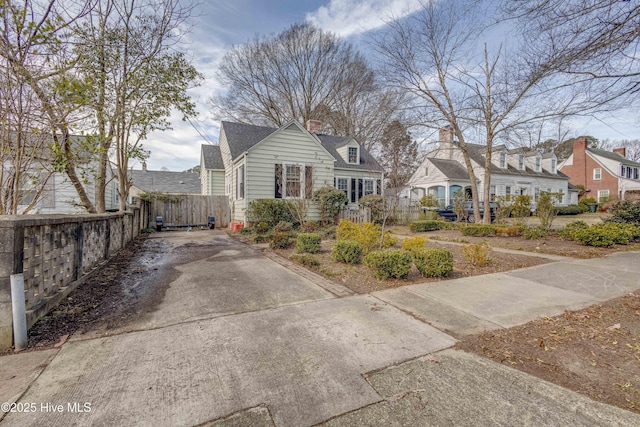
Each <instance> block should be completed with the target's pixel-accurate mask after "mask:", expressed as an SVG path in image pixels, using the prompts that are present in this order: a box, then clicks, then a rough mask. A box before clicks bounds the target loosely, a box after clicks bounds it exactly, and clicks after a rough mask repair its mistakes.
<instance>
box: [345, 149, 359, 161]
mask: <svg viewBox="0 0 640 427" xmlns="http://www.w3.org/2000/svg"><path fill="white" fill-rule="evenodd" d="M352 148H353V149H355V150H356V161H355V162H352V161H350V158H349V151H350V150H351V149H352ZM347 163H349V164H350V165H359V164H360V147H351V146H348V147H347Z"/></svg>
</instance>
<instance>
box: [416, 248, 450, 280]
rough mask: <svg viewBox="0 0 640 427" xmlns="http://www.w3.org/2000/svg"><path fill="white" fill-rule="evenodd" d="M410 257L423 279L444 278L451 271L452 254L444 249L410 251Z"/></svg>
mask: <svg viewBox="0 0 640 427" xmlns="http://www.w3.org/2000/svg"><path fill="white" fill-rule="evenodd" d="M411 255H412V258H413V262H414V263H415V265H416V268H417V269H418V271H419V272H420V274H422V275H423V276H425V277H444V276H448V275H449V273H451V272H452V271H453V254H452V253H451V252H449V251H448V250H446V249H437V248H420V249H415V250H413V251H411Z"/></svg>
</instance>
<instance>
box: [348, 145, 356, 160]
mask: <svg viewBox="0 0 640 427" xmlns="http://www.w3.org/2000/svg"><path fill="white" fill-rule="evenodd" d="M349 163H358V149H357V148H355V147H349Z"/></svg>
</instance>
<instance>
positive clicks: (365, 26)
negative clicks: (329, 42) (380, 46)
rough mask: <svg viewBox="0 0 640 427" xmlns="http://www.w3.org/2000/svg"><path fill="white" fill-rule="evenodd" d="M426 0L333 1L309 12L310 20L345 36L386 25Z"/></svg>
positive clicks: (308, 20) (410, 11)
mask: <svg viewBox="0 0 640 427" xmlns="http://www.w3.org/2000/svg"><path fill="white" fill-rule="evenodd" d="M423 1H424V0H360V1H357V2H354V1H353V0H331V1H330V2H329V4H328V5H327V6H321V7H320V8H318V10H316V11H315V12H312V13H307V16H306V20H307V22H310V23H312V24H314V25H316V26H318V27H320V28H322V29H323V30H328V31H331V32H334V33H336V34H338V35H340V36H342V37H348V36H350V35H353V34H360V33H364V32H366V31H369V30H374V29H376V28H380V27H382V26H384V25H385V22H388V21H389V20H391V19H399V18H402V17H404V16H407V15H410V14H411V13H413V12H415V11H417V10H418V9H420V8H421V7H422V3H423Z"/></svg>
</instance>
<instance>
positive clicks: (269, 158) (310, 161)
mask: <svg viewBox="0 0 640 427" xmlns="http://www.w3.org/2000/svg"><path fill="white" fill-rule="evenodd" d="M282 163H294V164H304V165H305V166H311V167H312V168H313V173H312V174H313V189H314V190H316V189H318V188H320V187H322V186H323V185H331V186H333V163H334V159H333V157H331V156H330V155H329V153H327V152H326V151H325V149H324V148H323V147H322V146H321V145H320V144H319V143H317V142H316V141H315V140H313V139H312V138H311V137H309V136H308V135H306V134H303V133H302V132H301V131H300V130H299V129H298V128H297V127H295V126H290V127H289V128H287V129H283V130H281V131H279V132H277V133H275V134H273V135H271V136H270V137H268V138H267V139H266V140H264V141H263V142H262V143H260V144H259V145H256V146H254V148H253V149H252V150H251V151H250V152H249V154H248V155H247V159H246V166H245V175H246V176H245V199H244V200H242V201H240V203H238V202H236V203H235V207H234V208H235V210H234V215H233V218H234V219H236V220H239V221H245V209H246V206H247V205H248V203H249V202H250V201H252V200H256V199H272V198H273V197H274V196H275V165H276V164H282ZM235 179H236V176H235V168H234V173H233V180H234V187H233V191H234V194H235V185H236V184H235ZM318 218H319V216H318V212H317V210H316V209H315V208H312V209H310V212H309V219H318Z"/></svg>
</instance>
